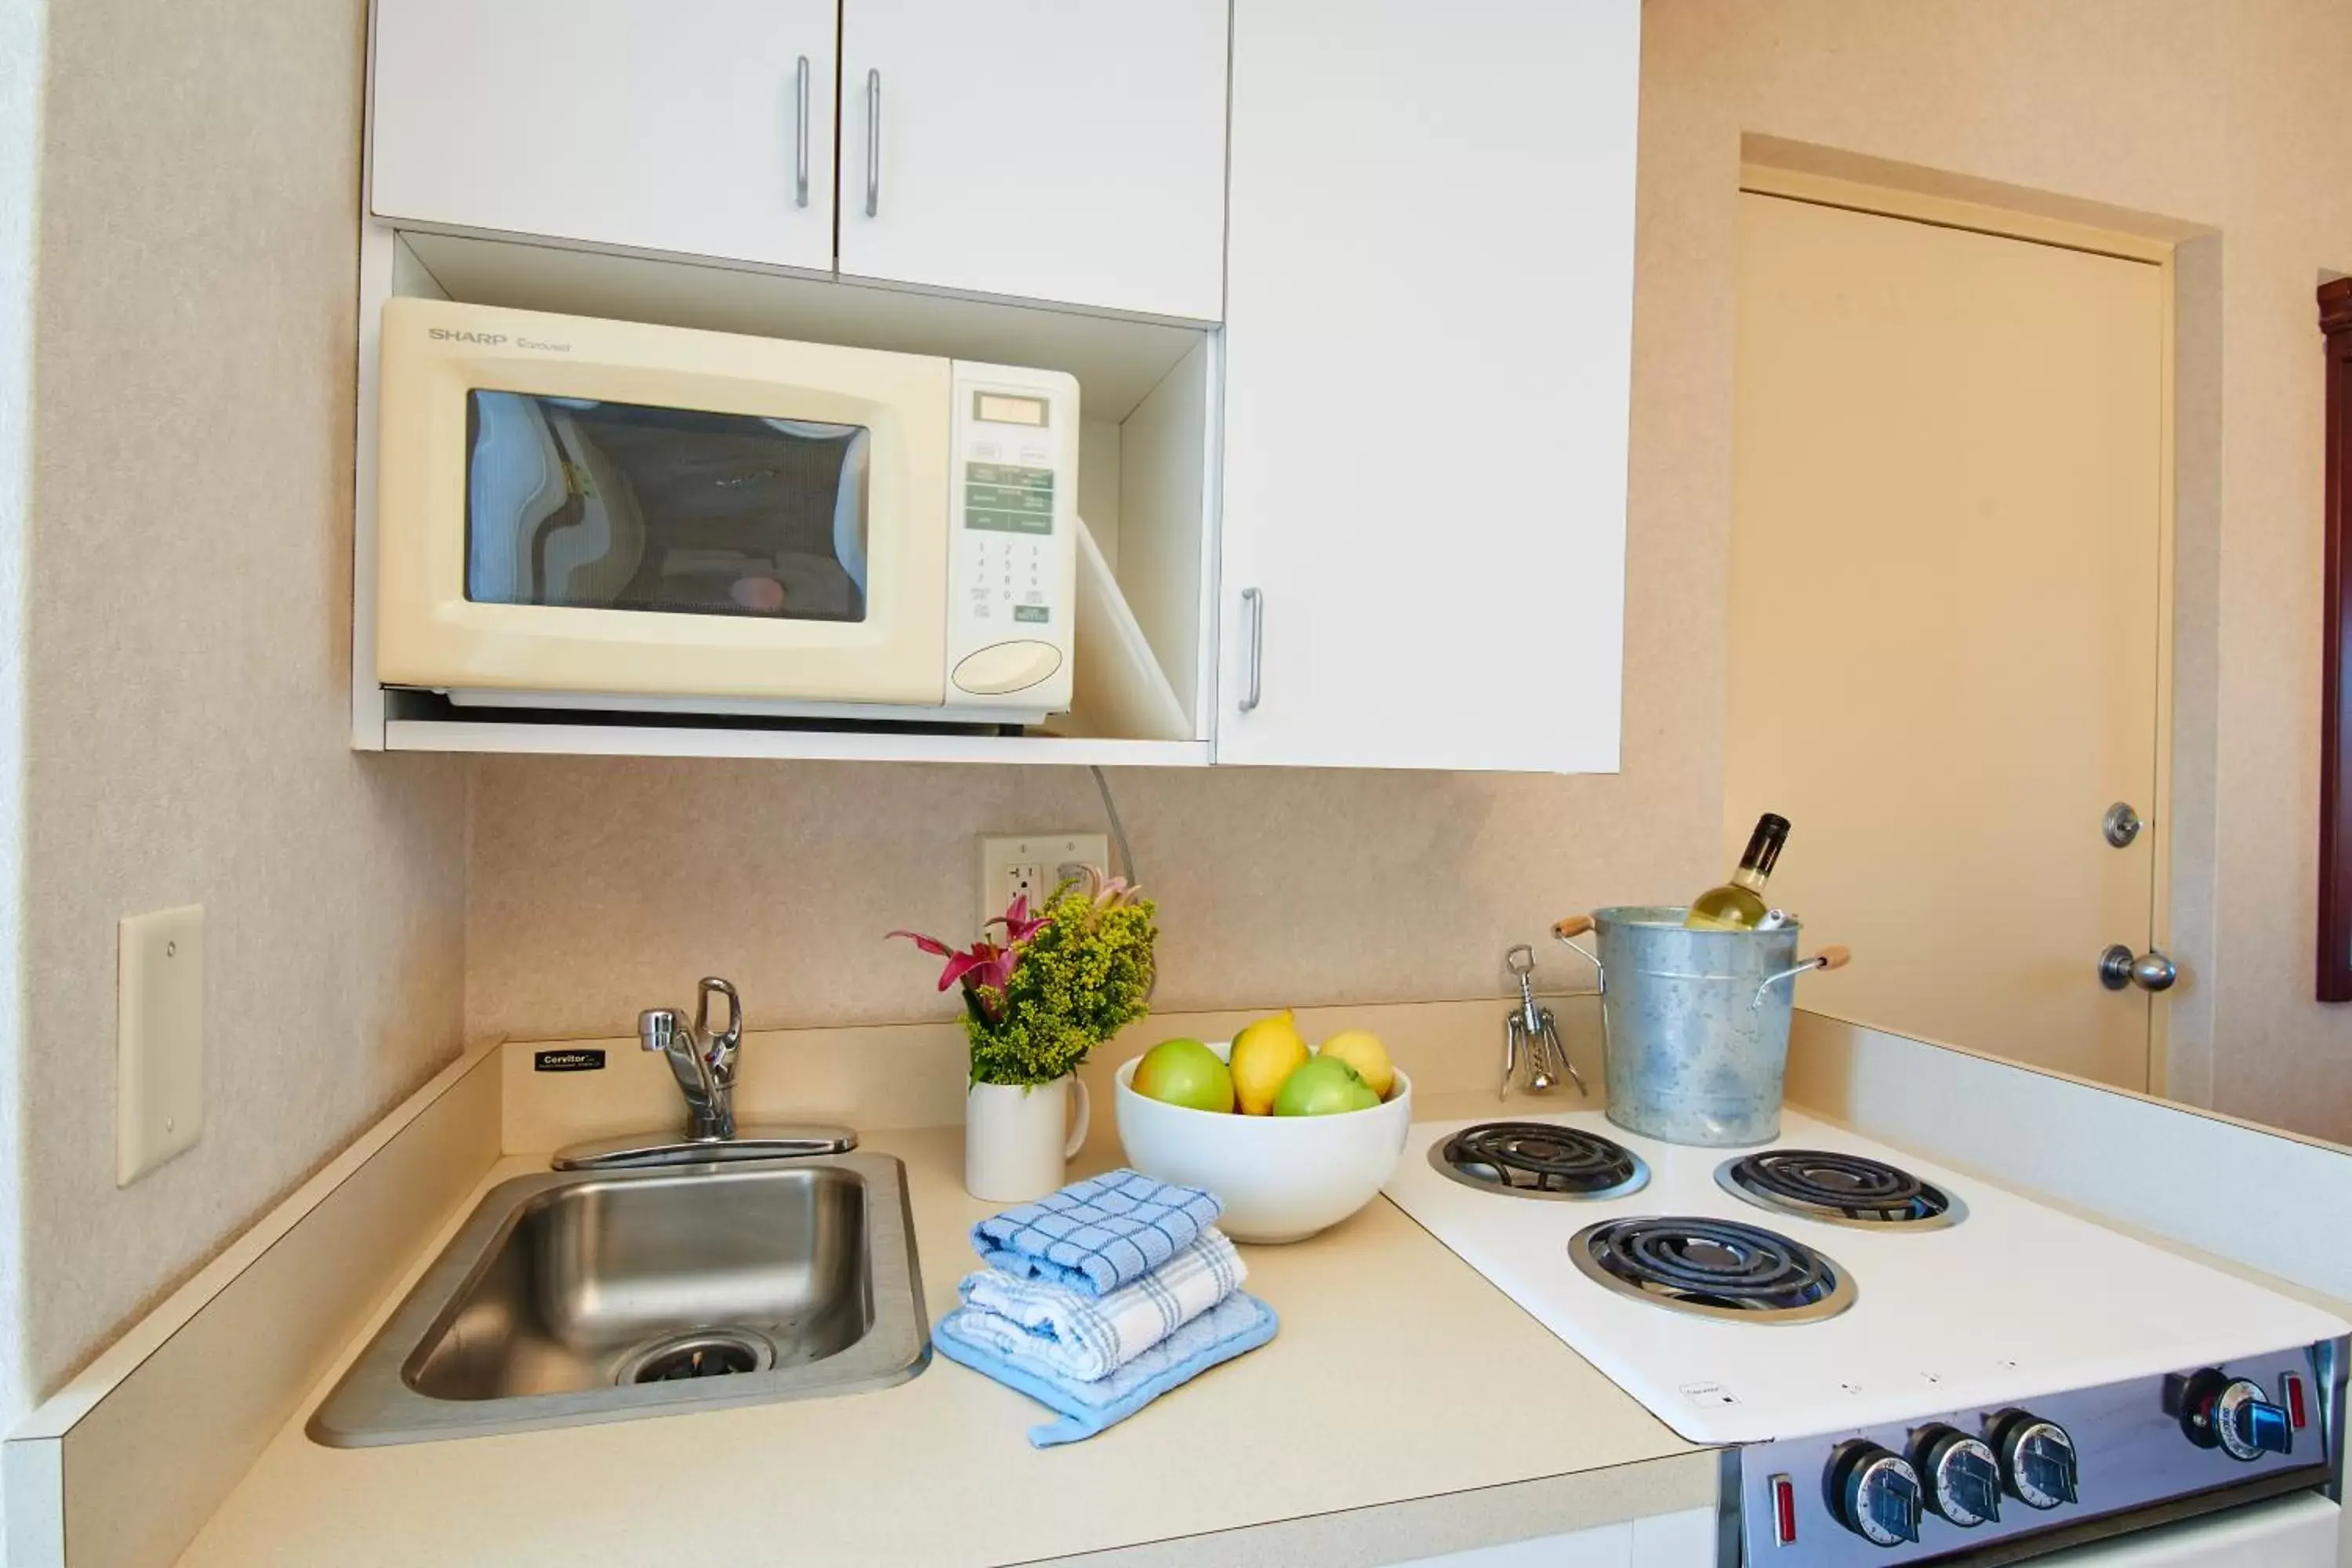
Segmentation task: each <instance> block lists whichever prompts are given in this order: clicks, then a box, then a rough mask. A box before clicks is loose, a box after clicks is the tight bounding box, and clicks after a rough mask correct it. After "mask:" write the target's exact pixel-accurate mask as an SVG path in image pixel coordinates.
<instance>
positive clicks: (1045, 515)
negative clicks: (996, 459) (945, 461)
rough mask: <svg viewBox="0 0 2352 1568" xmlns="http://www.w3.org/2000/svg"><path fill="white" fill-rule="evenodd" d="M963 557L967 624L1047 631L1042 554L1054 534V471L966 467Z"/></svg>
mask: <svg viewBox="0 0 2352 1568" xmlns="http://www.w3.org/2000/svg"><path fill="white" fill-rule="evenodd" d="M963 477H964V479H963V498H964V499H963V526H964V545H963V549H964V554H965V558H966V562H967V564H968V567H969V574H968V575H967V577H966V579H965V581H967V582H968V583H970V584H971V587H970V588H969V589H968V590H967V592H968V593H969V594H970V595H971V618H972V619H973V620H975V621H986V622H990V623H992V624H993V623H998V622H1010V623H1013V624H1014V625H1018V626H1049V625H1051V624H1052V622H1053V619H1054V610H1053V606H1052V605H1050V604H1049V603H1048V602H1047V597H1046V584H1045V556H1046V550H1045V544H1044V542H1043V541H1044V540H1045V538H1046V537H1048V536H1050V535H1051V534H1052V533H1053V531H1054V470H1053V469H1051V468H1031V467H1029V466H1027V465H1026V464H1021V463H979V462H973V463H966V464H965V465H964V470H963Z"/></svg>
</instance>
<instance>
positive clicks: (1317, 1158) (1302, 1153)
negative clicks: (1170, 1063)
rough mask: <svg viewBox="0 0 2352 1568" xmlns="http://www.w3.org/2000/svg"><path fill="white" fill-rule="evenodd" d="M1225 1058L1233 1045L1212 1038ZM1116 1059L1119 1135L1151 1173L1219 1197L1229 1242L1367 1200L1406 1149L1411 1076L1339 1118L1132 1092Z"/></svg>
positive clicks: (1328, 1217)
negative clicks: (1201, 1106) (1246, 1111)
mask: <svg viewBox="0 0 2352 1568" xmlns="http://www.w3.org/2000/svg"><path fill="white" fill-rule="evenodd" d="M1209 1048H1210V1049H1211V1050H1213V1051H1214V1052H1216V1053H1217V1055H1219V1056H1221V1057H1223V1056H1227V1055H1228V1054H1229V1053H1230V1052H1231V1051H1232V1049H1233V1047H1232V1045H1231V1043H1230V1042H1223V1041H1212V1042H1210V1045H1209ZM1142 1059H1143V1058H1141V1057H1138V1058H1135V1060H1134V1061H1129V1062H1123V1063H1121V1064H1120V1065H1119V1069H1118V1088H1117V1089H1116V1091H1115V1092H1116V1096H1117V1102H1118V1141H1119V1142H1121V1143H1122V1144H1124V1145H1126V1147H1127V1162H1128V1163H1129V1164H1130V1165H1132V1166H1134V1167H1135V1168H1136V1169H1137V1170H1139V1171H1141V1172H1142V1173H1144V1174H1145V1175H1147V1176H1157V1177H1159V1178H1160V1180H1161V1181H1163V1182H1181V1183H1183V1184H1185V1185H1186V1186H1192V1187H1203V1188H1206V1189H1207V1190H1208V1191H1210V1192H1213V1193H1214V1194H1217V1196H1219V1197H1220V1198H1223V1200H1224V1204H1225V1213H1224V1217H1223V1219H1220V1220H1219V1221H1218V1222H1217V1224H1218V1226H1219V1227H1220V1228H1222V1229H1223V1231H1224V1233H1225V1234H1226V1235H1227V1236H1230V1237H1233V1238H1234V1240H1235V1241H1256V1242H1274V1241H1304V1240H1305V1239H1306V1238H1307V1237H1310V1236H1313V1235H1314V1234H1315V1233H1316V1232H1317V1231H1318V1230H1324V1229H1327V1228H1328V1227H1329V1226H1335V1225H1337V1224H1339V1222H1340V1221H1341V1220H1343V1219H1346V1218H1347V1217H1348V1216H1349V1215H1351V1214H1354V1213H1355V1212H1356V1211H1357V1210H1358V1209H1360V1208H1362V1207H1363V1206H1364V1205H1366V1204H1368V1203H1370V1202H1371V1201H1372V1199H1373V1197H1374V1196H1375V1195H1377V1194H1379V1192H1380V1190H1381V1186H1382V1185H1383V1184H1386V1183H1387V1181H1388V1179H1389V1176H1390V1174H1391V1173H1393V1172H1394V1171H1395V1170H1396V1163H1397V1156H1398V1155H1399V1154H1400V1153H1402V1152H1403V1150H1404V1136H1405V1129H1406V1128H1407V1127H1408V1126H1409V1125H1411V1123H1412V1079H1409V1078H1407V1077H1406V1076H1405V1075H1404V1073H1403V1072H1402V1070H1400V1071H1399V1072H1398V1073H1397V1075H1396V1086H1395V1087H1394V1088H1393V1089H1391V1090H1390V1091H1389V1097H1388V1099H1386V1100H1382V1101H1381V1103H1380V1104H1378V1105H1376V1106H1373V1107H1372V1108H1370V1110H1348V1111H1342V1112H1340V1113H1339V1114H1338V1115H1335V1116H1238V1115H1231V1114H1224V1113H1220V1112H1218V1111H1214V1110H1192V1109H1190V1108H1189V1107H1186V1106H1181V1105H1169V1104H1165V1103H1163V1102H1161V1101H1160V1100H1152V1099H1150V1098H1148V1097H1147V1096H1144V1095H1140V1094H1138V1093H1136V1092H1135V1089H1134V1081H1135V1068H1136V1063H1137V1062H1140V1061H1141V1060H1142Z"/></svg>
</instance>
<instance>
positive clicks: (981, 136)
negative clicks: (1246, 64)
mask: <svg viewBox="0 0 2352 1568" xmlns="http://www.w3.org/2000/svg"><path fill="white" fill-rule="evenodd" d="M1225 47H1226V38H1225V0H845V3H844V5H843V6H842V54H841V64H842V72H841V80H842V123H841V141H842V148H843V157H842V166H843V172H842V190H841V198H842V201H841V271H842V273H843V275H844V276H845V277H855V278H872V279H886V280H887V281H891V282H897V283H910V284H919V285H923V286H926V287H930V288H937V289H956V290H959V291H961V292H965V293H975V294H1003V295H1012V296H1017V297H1019V298H1023V299H1030V300H1054V301H1059V302H1063V303H1068V304H1076V305H1087V306H1093V307H1097V308H1099V309H1103V310H1125V311H1135V312H1139V313H1145V314H1150V315H1158V316H1183V317H1192V318H1197V319H1199V320H1202V321H1214V320H1216V319H1217V318H1218V317H1219V316H1221V315H1222V314H1223V309H1222V300H1223V270H1224V269H1223V251H1224V216H1225V201H1224V196H1225Z"/></svg>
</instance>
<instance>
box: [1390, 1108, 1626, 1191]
mask: <svg viewBox="0 0 2352 1568" xmlns="http://www.w3.org/2000/svg"><path fill="white" fill-rule="evenodd" d="M1429 1163H1430V1164H1432V1165H1433V1166H1434V1167H1435V1168H1436V1169H1437V1171H1438V1173H1440V1174H1441V1175H1445V1176H1450V1177H1452V1178H1453V1179H1454V1181H1457V1182H1460V1183H1461V1184H1463V1185H1464V1186H1465V1187H1476V1188H1478V1189H1480V1190H1481V1191H1484V1192H1490V1193H1508V1194H1511V1195H1512V1196H1514V1197H1521V1198H1616V1197H1622V1196H1624V1195H1625V1194H1627V1193H1631V1192H1637V1191H1639V1190H1640V1189H1641V1188H1642V1187H1643V1185H1644V1184H1647V1183H1648V1182H1649V1179H1650V1168H1649V1167H1648V1166H1647V1165H1645V1164H1643V1163H1642V1157H1641V1156H1640V1155H1638V1154H1636V1153H1634V1152H1633V1151H1632V1150H1631V1149H1628V1148H1626V1147H1625V1146H1624V1145H1623V1144H1622V1143H1618V1142H1613V1141H1612V1140H1610V1139H1607V1138H1603V1137H1601V1135H1600V1134H1599V1133H1597V1132H1586V1131H1581V1130H1580V1129H1578V1128H1574V1127H1562V1126H1559V1125H1558V1124H1557V1123H1554V1122H1549V1121H1486V1122H1481V1123H1479V1124H1478V1125H1477V1126H1475V1127H1465V1128H1464V1129H1463V1130H1462V1131H1459V1132H1456V1133H1455V1134H1454V1136H1453V1137H1451V1138H1448V1139H1445V1140H1444V1141H1442V1142H1436V1143H1433V1144H1431V1145H1430V1149H1429Z"/></svg>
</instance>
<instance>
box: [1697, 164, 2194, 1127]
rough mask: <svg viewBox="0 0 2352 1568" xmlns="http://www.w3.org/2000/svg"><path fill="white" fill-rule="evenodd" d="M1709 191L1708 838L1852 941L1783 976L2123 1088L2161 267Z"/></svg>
mask: <svg viewBox="0 0 2352 1568" xmlns="http://www.w3.org/2000/svg"><path fill="white" fill-rule="evenodd" d="M1739 204H1740V206H1739V230H1738V242H1739V260H1738V351H1737V353H1738V359H1737V370H1736V374H1737V394H1736V395H1737V412H1736V415H1735V419H1734V426H1735V429H1734V437H1733V473H1734V498H1733V526H1732V551H1731V611H1730V628H1729V629H1730V640H1729V649H1730V662H1729V671H1728V678H1729V679H1728V724H1727V738H1726V758H1725V761H1726V769H1725V775H1726V778H1725V782H1726V791H1725V808H1726V812H1727V819H1728V820H1727V824H1726V826H1727V833H1728V835H1729V837H1728V838H1727V842H1729V843H1731V844H1732V845H1733V846H1734V847H1735V849H1736V847H1737V844H1738V842H1741V841H1744V840H1745V838H1746V837H1747V834H1748V829H1749V827H1750V826H1753V824H1754V822H1755V818H1756V816H1757V814H1758V813H1759V812H1761V811H1766V810H1771V811H1778V812H1780V814H1781V815H1783V816H1787V817H1788V818H1790V822H1791V823H1792V824H1793V829H1792V831H1791V832H1790V837H1789V843H1788V848H1787V850H1786V852H1785V853H1784V854H1783V855H1782V856H1781V858H1780V869H1779V870H1778V872H1777V873H1776V874H1775V876H1774V878H1773V881H1772V892H1771V899H1772V901H1773V902H1774V903H1776V904H1780V905H1781V906H1783V907H1785V908H1787V909H1789V910H1792V911H1794V912H1796V913H1797V914H1798V915H1799V916H1800V917H1801V919H1802V920H1803V921H1804V922H1805V924H1806V925H1807V927H1808V928H1810V930H1811V933H1812V942H1813V943H1815V944H1817V943H1819V942H1844V943H1848V944H1850V945H1851V946H1852V947H1853V954H1854V957H1853V964H1852V965H1851V966H1850V967H1849V968H1848V969H1846V970H1844V971H1843V972H1840V973H1832V974H1824V975H1818V976H1815V977H1813V978H1811V979H1808V980H1807V981H1806V982H1805V983H1804V985H1803V989H1802V991H1801V995H1800V1000H1801V1002H1802V1004H1803V1005H1806V1006H1808V1007H1811V1008H1815V1009H1817V1010H1820V1011H1823V1012H1828V1013H1833V1014H1837V1015H1839V1016H1843V1017H1847V1018H1852V1019H1854V1020H1856V1021H1858V1022H1863V1023H1867V1024H1873V1025H1876V1026H1881V1027H1884V1028H1888V1029H1893V1030H1895V1031H1898V1032H1900V1033H1903V1034H1908V1035H1915V1036H1922V1037H1927V1038H1929V1039H1933V1040H1938V1041H1943V1042H1947V1043H1949V1044H1952V1045H1957V1046H1962V1047H1968V1048H1970V1049H1973V1050H1979V1051H1984V1052H1988V1053H1990V1054H1993V1055H1997V1056H2000V1057H2005V1058H2011V1059H2014V1060H2020V1061H2023V1062H2026V1063H2029V1064H2032V1065H2034V1066H2038V1067H2043V1068H2055V1069H2058V1070H2061V1071H2064V1072H2068V1073H2073V1074H2075V1075H2078V1076H2080V1077H2083V1078H2087V1079H2095V1080H2096V1081H2098V1082H2101V1083H2107V1084H2113V1085H2116V1086H2118V1087H2121V1088H2126V1089H2147V1087H2148V1055H2149V1048H2148V1047H2149V1023H2150V1019H2149V1007H2150V1003H2149V998H2148V996H2147V994H2146V993H2144V992H2142V991H2140V990H2138V989H2137V988H2134V987H2129V986H2126V988H2125V989H2123V990H2121V991H2110V990H2108V989H2107V988H2106V987H2105V985H2103V984H2101V981H2100V978H2099V975H2098V973H2097V969H2098V958H2099V954H2100V952H2101V950H2102V949H2103V948H2105V947H2106V946H2107V945H2108V944H2110V943H2126V944H2129V946H2130V948H2131V951H2132V952H2135V953H2137V952H2141V951H2143V950H2144V949H2146V948H2147V946H2148V945H2149V942H2150V937H2151V934H2152V929H2153V909H2154V905H2153V884H2152V880H2151V879H2152V876H2153V872H2154V867H2155V863H2156V862H2155V846H2156V843H2157V837H2158V836H2157V835H2156V834H2155V833H2153V832H2148V831H2142V832H2141V833H2140V834H2139V835H2138V836H2137V837H2135V838H2134V839H2132V841H2131V842H2130V843H2129V844H2128V845H2126V846H2125V847H2114V846H2111V845H2110V844H2109V843H2108V841H2107V839H2106V837H2105V836H2104V834H2103V832H2102V819H2103V816H2104V815H2105V812H2106V811H2107V809H2108V807H2109V806H2110V805H2112V804H2114V803H2116V802H2126V803H2129V804H2130V805H2133V806H2135V807H2136V808H2137V811H2138V812H2139V813H2140V814H2141V815H2142V816H2147V815H2150V814H2151V812H2152V808H2153V805H2154V801H2155V790H2156V783H2157V736H2158V712H2157V704H2158V689H2159V682H2158V668H2159V666H2158V658H2159V654H2160V647H2161V646H2162V643H2163V639H2162V638H2161V637H2160V635H2159V634H2160V620H2159V599H2158V594H2159V565H2160V561H2161V557H2162V553H2163V551H2164V549H2165V546H2166V540H2165V531H2164V521H2163V495H2162V473H2161V466H2162V464H2163V462H2164V460H2165V458H2164V453H2165V440H2164V425H2165V406H2164V397H2165V391H2164V388H2165V365H2164V355H2165V310H2166V297H2167V289H2168V274H2167V273H2166V271H2165V270H2164V269H2163V268H2161V267H2158V266H2156V265H2152V264H2149V263H2147V262H2143V261H2137V260H2126V259H2122V258H2116V257H2113V256H2106V255H2100V254H2095V253H2092V252H2088V251H2084V250H2079V249H2069V248H2062V247H2058V246H2054V245H2044V244H2035V243H2030V242H2028V241H2025V240H2021V239H2011V238H2007V237H1996V236H1993V235H1989V234H1982V233H1975V232H1970V231H1969V230H1965V229H1960V228H1955V227H1946V226H1936V225H1932V224H1928V223H1924V222H1913V221H1910V220H1907V219H1904V218H1898V217H1887V216H1876V215H1874V214H1870V213H1864V212H1857V211H1849V210H1844V209H1842V208H1838V207H1832V206H1825V205H1812V204H1811V203H1807V202H1802V201H1796V200H1791V199H1787V198H1783V197H1780V196H1775V195H1756V194H1748V195H1742V196H1740V198H1739ZM2158 1005H2160V1004H2158Z"/></svg>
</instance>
